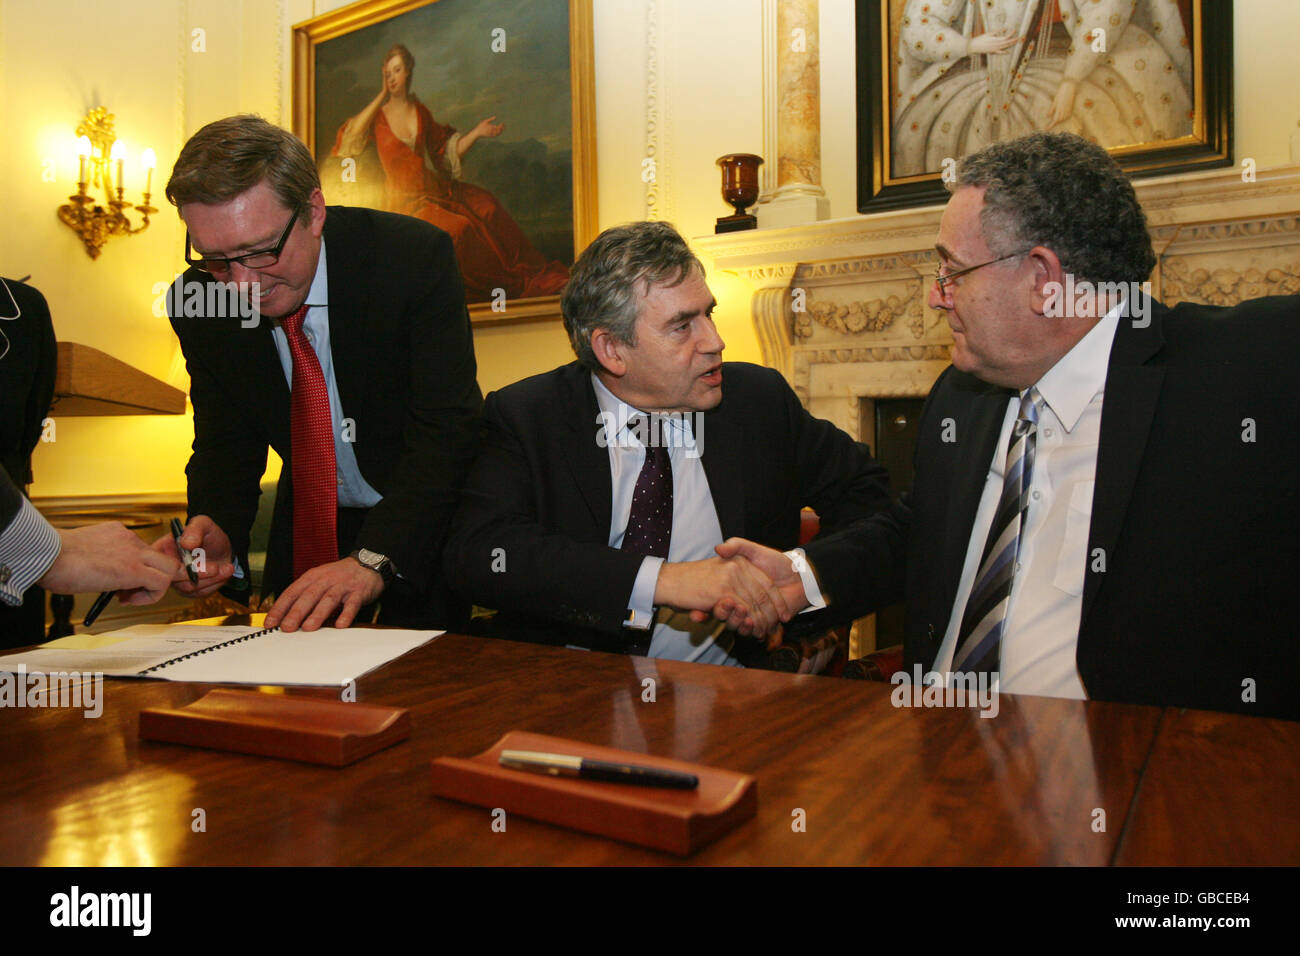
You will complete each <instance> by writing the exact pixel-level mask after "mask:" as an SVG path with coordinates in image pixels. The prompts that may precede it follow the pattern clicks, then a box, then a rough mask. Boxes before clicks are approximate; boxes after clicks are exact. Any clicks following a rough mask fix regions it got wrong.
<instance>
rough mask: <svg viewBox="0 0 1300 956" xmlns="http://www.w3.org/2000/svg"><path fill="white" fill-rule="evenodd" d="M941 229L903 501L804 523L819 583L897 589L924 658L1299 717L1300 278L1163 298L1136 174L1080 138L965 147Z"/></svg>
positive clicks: (1095, 689)
mask: <svg viewBox="0 0 1300 956" xmlns="http://www.w3.org/2000/svg"><path fill="white" fill-rule="evenodd" d="M936 249H937V250H938V253H939V259H940V269H939V273H938V276H937V278H936V283H935V286H934V287H933V288H932V290H931V294H930V304H931V305H932V306H933V307H935V308H939V309H943V310H944V311H945V312H947V313H948V321H949V324H950V325H951V326H952V329H953V339H954V347H953V366H952V367H951V368H949V369H948V370H946V371H945V372H944V373H943V375H941V376H940V378H939V380H938V382H937V383H936V384H935V386H934V389H933V390H932V391H931V393H930V397H929V400H928V401H927V403H926V407H925V410H924V412H923V414H922V418H921V422H920V427H919V437H918V444H917V449H916V477H915V482H914V485H913V493H912V495H911V500H910V504H911V508H910V511H909V509H908V508H907V507H906V506H899V507H897V508H895V509H894V511H893V512H892V513H890V514H889V515H887V516H877V517H875V518H873V519H870V520H868V521H866V522H863V523H860V525H859V526H858V527H857V528H855V529H853V530H852V531H851V532H849V533H846V534H842V535H836V536H831V537H830V538H827V539H823V540H819V541H816V542H813V543H812V544H811V545H810V546H809V548H808V549H807V557H808V560H809V561H810V562H811V564H812V565H813V566H814V567H815V569H816V572H817V576H818V580H819V581H820V584H821V588H822V591H823V594H822V597H824V598H826V599H828V600H829V601H830V603H831V604H832V605H833V604H834V603H836V602H837V601H842V600H848V599H853V600H857V601H866V602H868V603H872V604H881V603H888V601H889V600H890V599H891V598H892V597H893V596H895V595H896V594H898V593H899V592H900V591H902V592H905V595H906V625H905V645H904V651H905V658H906V667H907V669H908V671H909V677H910V679H913V680H914V679H915V677H916V676H922V675H923V673H924V672H931V671H933V672H935V675H936V677H937V679H939V680H943V681H947V682H949V684H950V685H951V682H952V679H953V676H954V674H963V675H971V674H973V675H977V676H979V675H984V676H991V677H992V678H994V679H995V680H996V681H997V682H998V686H999V687H1000V689H1001V690H1004V691H1010V692H1018V693H1029V694H1043V695H1050V696H1064V697H1089V698H1095V699H1101V700H1118V701H1128V702H1133V703H1142V704H1162V705H1176V706H1188V707H1199V708H1207V709H1213V710H1226V711H1236V712H1240V713H1247V714H1259V715H1269V716H1282V717H1289V718H1298V717H1300V653H1297V641H1296V637H1295V621H1296V619H1297V611H1298V610H1300V607H1298V606H1297V594H1300V589H1297V588H1296V585H1295V582H1296V579H1297V576H1298V574H1300V548H1298V545H1297V538H1296V528H1297V527H1298V526H1300V495H1298V494H1297V488H1296V480H1295V475H1296V472H1297V464H1300V462H1298V457H1300V456H1298V455H1297V448H1298V447H1300V446H1298V443H1297V437H1296V429H1295V423H1294V419H1295V413H1296V410H1297V406H1296V401H1295V396H1294V393H1293V389H1294V387H1295V384H1294V383H1295V352H1294V348H1291V347H1289V346H1288V345H1286V344H1284V343H1290V342H1291V341H1293V340H1294V337H1295V333H1296V328H1297V324H1296V323H1297V317H1298V313H1300V299H1298V298H1297V297H1295V296H1288V297H1276V298H1268V299H1259V300H1255V301H1253V302H1246V303H1242V304H1241V305H1239V306H1236V307H1234V308H1213V307H1207V306H1199V305H1192V304H1182V305H1179V306H1177V307H1176V308H1173V309H1166V308H1164V307H1163V306H1161V305H1160V304H1158V303H1155V302H1153V301H1151V300H1150V299H1149V298H1148V297H1147V296H1146V292H1145V290H1144V289H1143V287H1142V286H1143V280H1144V279H1146V277H1147V276H1148V274H1149V273H1150V271H1151V268H1152V267H1153V265H1154V264H1155V256H1154V254H1153V252H1152V248H1151V242H1150V239H1149V237H1148V234H1147V231H1146V225H1145V217H1144V216H1143V214H1142V210H1141V208H1140V207H1139V205H1138V203H1137V199H1136V196H1135V195H1134V192H1133V189H1132V186H1131V185H1130V184H1129V182H1128V180H1127V179H1126V178H1125V176H1124V175H1123V173H1122V172H1121V171H1120V170H1119V168H1118V166H1117V165H1116V164H1115V163H1114V161H1113V160H1111V159H1110V157H1109V156H1108V155H1107V154H1106V153H1105V152H1104V151H1103V150H1102V149H1100V148H1099V147H1096V146H1093V145H1090V144H1088V143H1086V142H1084V141H1083V140H1081V139H1079V138H1078V137H1074V136H1070V135H1068V134H1046V133H1039V134H1034V135H1031V136H1028V137H1025V138H1023V139H1020V140H1015V141H1012V142H1008V143H1001V144H997V145H994V146H990V147H988V148H987V149H985V150H983V151H981V152H979V153H977V154H974V155H972V156H970V157H967V158H966V159H965V160H964V161H963V162H962V163H961V165H960V166H959V168H958V172H957V181H956V185H955V189H954V192H953V196H952V199H951V201H950V202H949V204H948V207H947V209H946V210H945V212H944V216H943V221H942V224H941V226H940V229H939V236H938V241H937V242H936ZM904 552H905V553H906V563H905V572H904V564H903V563H902V562H897V561H892V560H891V559H892V558H893V557H895V556H901V555H902V554H903V553H904ZM726 553H729V554H730V553H735V554H740V555H745V556H746V557H747V558H748V559H749V560H750V561H752V562H755V563H756V564H757V565H758V566H759V567H762V568H764V569H766V571H767V572H768V574H769V576H770V577H772V578H773V579H774V580H775V581H776V583H777V584H778V585H781V586H783V587H784V590H785V592H786V594H787V596H788V599H789V601H790V603H791V604H792V605H793V606H796V607H798V606H802V605H803V603H805V600H806V599H807V598H811V597H816V596H815V595H811V594H807V595H805V594H804V593H800V592H799V588H800V587H801V584H802V582H801V581H799V580H798V579H797V577H796V576H795V575H794V574H793V571H792V569H790V568H788V567H785V568H783V567H782V562H784V564H786V565H788V564H789V562H788V561H787V560H786V559H784V558H782V557H781V556H779V555H776V554H774V553H771V552H765V551H763V550H762V549H758V548H756V547H753V546H750V545H743V544H733V545H731V546H730V547H729V548H728V549H727V551H726ZM904 579H905V580H904ZM814 603H816V602H814ZM924 679H935V678H931V677H929V676H928V674H925V676H924Z"/></svg>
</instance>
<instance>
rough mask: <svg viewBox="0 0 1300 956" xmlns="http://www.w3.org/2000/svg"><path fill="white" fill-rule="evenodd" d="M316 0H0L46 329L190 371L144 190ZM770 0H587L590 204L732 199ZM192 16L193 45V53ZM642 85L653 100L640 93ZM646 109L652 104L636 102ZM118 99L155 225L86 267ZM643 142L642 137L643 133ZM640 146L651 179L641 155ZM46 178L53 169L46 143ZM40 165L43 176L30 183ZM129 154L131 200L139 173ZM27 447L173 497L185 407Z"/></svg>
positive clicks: (625, 209) (488, 348) (527, 366)
mask: <svg viewBox="0 0 1300 956" xmlns="http://www.w3.org/2000/svg"><path fill="white" fill-rule="evenodd" d="M341 5H342V4H339V3H332V2H328V0H316V2H312V0H130V2H128V3H121V4H114V5H105V4H103V3H101V2H98V0H0V129H3V130H4V131H5V134H6V138H7V148H6V149H5V150H2V151H0V182H3V183H4V184H5V188H4V190H3V195H4V197H5V201H6V203H7V204H8V206H9V208H8V209H7V210H6V221H7V222H8V223H9V224H10V225H9V227H8V228H6V229H5V230H4V231H3V232H0V273H3V274H4V275H9V276H22V275H26V274H28V273H31V274H32V282H33V283H34V284H35V285H37V287H39V288H41V289H42V291H44V292H45V294H46V297H47V298H48V299H49V301H50V306H51V310H52V313H53V315H54V321H55V330H56V332H57V334H58V336H59V338H60V339H64V340H71V341H77V342H82V343H85V344H87V345H92V346H94V347H96V348H100V349H103V350H104V351H106V352H109V353H110V354H112V355H115V356H117V357H118V358H121V359H123V360H126V361H129V362H131V363H132V364H133V365H135V366H137V367H139V368H141V369H143V370H144V371H146V372H148V373H149V374H151V375H154V376H157V377H158V378H161V379H163V380H166V381H170V382H172V383H173V384H177V385H179V386H181V387H184V385H185V375H184V370H183V367H182V366H181V365H180V364H179V356H178V350H177V348H176V346H175V339H174V337H173V336H172V333H171V330H170V328H169V326H168V325H167V322H166V320H165V319H164V318H159V317H156V316H154V315H153V314H152V305H153V300H154V298H155V296H154V294H153V292H152V290H153V288H154V286H155V284H157V283H160V282H165V281H168V280H169V279H170V278H171V277H172V275H173V274H174V271H175V270H177V268H178V267H179V266H180V265H181V246H182V242H183V233H182V231H181V229H180V227H179V224H178V222H177V220H176V217H175V214H174V213H173V212H172V210H171V209H170V207H167V206H166V203H165V200H164V201H162V202H159V197H158V196H157V190H158V189H159V188H160V186H161V184H162V183H163V182H165V180H166V176H167V173H168V172H169V169H170V165H171V163H172V162H173V161H174V159H175V156H176V152H177V150H178V149H179V146H180V144H181V143H182V142H183V141H184V138H185V137H186V136H187V135H188V134H189V133H191V132H193V131H194V130H195V129H197V128H198V127H199V126H201V125H202V124H203V123H205V122H208V121H209V120H212V119H215V118H217V117H219V116H223V115H227V114H229V113H233V112H237V111H241V110H250V111H256V112H260V113H262V114H263V115H265V116H267V117H268V118H270V119H273V120H276V121H279V122H281V123H282V124H284V125H288V123H289V117H290V115H291V114H290V110H289V104H290V98H291V96H292V89H291V86H292V84H291V73H290V64H291V55H290V50H291V45H290V44H291V34H292V25H293V24H294V23H297V22H299V21H301V20H305V19H308V18H310V17H311V16H314V15H318V14H321V13H324V12H327V11H329V10H331V9H334V8H336V7H338V6H341ZM763 10H764V2H763V0H709V2H708V3H702V2H698V0H595V14H594V19H595V38H596V40H595V66H596V122H597V157H598V197H599V220H600V225H601V226H602V228H603V227H605V226H608V225H613V224H615V223H618V222H623V221H626V220H629V219H638V218H646V217H654V218H660V219H668V220H671V221H673V222H675V223H676V224H677V225H678V227H679V228H680V229H681V230H682V232H683V233H684V234H686V235H687V236H688V237H689V236H702V235H706V234H710V233H712V229H713V221H714V219H715V218H716V217H717V216H719V215H724V214H725V213H726V212H727V211H728V209H727V207H726V206H725V204H724V203H723V202H722V199H721V197H720V195H719V191H718V189H719V185H718V184H719V175H718V171H717V168H716V167H715V166H714V159H715V158H716V157H718V156H720V155H722V154H724V153H727V152H736V151H747V152H756V153H760V154H761V153H763V151H764V148H763V136H762V134H763V116H762V81H763V75H762V62H763V56H762V21H763ZM196 29H198V30H202V31H203V33H202V35H201V36H202V41H203V46H204V50H203V51H202V52H200V51H197V50H196V49H194V47H195V37H194V34H193V31H194V30H196ZM853 33H854V27H853V3H852V0H821V30H820V36H821V60H822V143H823V145H822V149H823V153H822V171H823V183H824V185H825V187H826V191H827V195H828V198H829V201H830V212H831V215H832V216H833V217H843V216H852V215H855V209H854V204H855V195H856V183H855V175H856V172H855V169H856V157H855V149H854V98H853V86H854V66H853ZM1295 36H1300V5H1298V4H1280V3H1264V2H1249V3H1239V4H1236V11H1235V27H1234V37H1235V41H1234V48H1235V49H1234V56H1235V60H1236V64H1237V66H1236V80H1235V96H1234V102H1235V115H1236V139H1237V143H1236V149H1235V151H1236V155H1237V157H1238V158H1241V157H1251V158H1253V159H1254V160H1255V161H1256V164H1257V165H1258V166H1259V167H1260V168H1267V167H1269V166H1275V165H1280V164H1282V163H1285V162H1287V161H1288V160H1289V158H1290V153H1289V149H1290V146H1289V143H1290V138H1291V136H1292V134H1293V133H1294V132H1296V131H1297V128H1298V127H1297V121H1300V85H1297V84H1295V83H1294V82H1292V76H1293V72H1294V71H1293V66H1294V64H1293V53H1292V49H1291V46H1292V45H1291V44H1290V42H1289V41H1290V39H1291V38H1293V37H1295ZM651 85H653V93H654V97H653V100H651V97H650V92H651V90H650V88H651ZM651 102H653V105H654V106H655V107H657V118H656V119H657V122H655V123H654V124H653V125H652V124H651V123H650V122H649V119H650V104H651ZM100 104H102V105H104V106H107V107H108V108H109V110H110V111H112V112H114V113H116V114H117V117H118V130H119V134H120V136H121V138H122V139H123V141H124V142H125V144H126V145H127V147H128V153H129V156H130V157H131V162H132V163H134V162H135V157H138V153H139V150H140V149H142V148H143V147H144V146H146V145H148V146H152V147H153V148H154V149H155V150H156V151H157V153H158V160H159V169H158V171H157V172H156V173H155V199H154V205H157V206H160V207H163V208H162V210H161V212H160V213H159V214H158V215H157V216H156V217H155V220H154V223H153V224H152V225H151V227H150V228H149V230H148V231H147V232H145V233H143V234H141V235H139V236H137V237H134V238H131V239H117V240H113V241H111V242H110V243H109V244H108V246H106V247H105V250H104V253H103V255H102V256H101V257H100V258H99V260H97V261H94V262H92V261H91V260H90V259H89V258H88V257H87V256H86V254H85V252H84V251H83V250H82V248H81V246H80V243H79V242H78V241H77V240H76V238H75V237H74V236H73V234H72V233H71V231H70V230H68V229H67V228H66V227H64V226H62V225H61V224H59V223H58V221H57V220H56V219H55V216H54V209H55V207H56V206H58V205H59V204H60V203H61V202H62V201H64V197H66V196H67V195H68V194H69V193H71V192H72V191H73V190H74V189H75V183H74V180H75V174H76V169H75V156H74V155H73V152H72V145H71V144H72V128H73V126H75V125H76V123H77V121H78V120H79V119H80V118H81V116H82V115H83V114H84V113H85V111H86V110H87V109H88V108H90V107H92V106H95V105H100ZM652 147H653V152H652V151H651V148H652ZM650 155H653V157H654V158H655V159H656V163H657V168H656V172H657V177H656V182H655V183H654V184H653V187H654V188H653V189H651V188H650V186H649V184H646V183H644V182H643V181H642V178H641V175H642V170H643V165H642V161H643V160H644V159H645V158H647V156H650ZM47 158H48V159H52V160H53V164H52V166H51V167H50V169H51V170H52V173H53V177H54V181H52V182H51V181H48V180H49V173H46V163H45V161H46V159H47ZM43 173H45V176H44V178H43V175H42V174H43ZM141 175H142V174H141V173H140V172H139V171H138V170H137V171H135V172H132V171H131V170H130V168H129V166H128V183H129V195H130V196H132V197H134V196H136V195H138V191H139V189H140V186H141V182H140V178H139V177H140V176H141ZM710 283H711V285H712V287H713V289H714V293H715V295H717V297H718V301H719V306H718V310H717V312H716V316H717V320H718V326H719V330H720V331H721V333H722V335H723V337H724V338H725V339H726V341H727V345H728V348H727V357H728V358H733V359H740V360H748V361H758V357H759V349H758V344H757V340H756V338H755V336H754V333H753V330H752V328H751V326H750V323H749V320H748V307H749V295H750V290H749V289H748V288H747V287H746V286H745V285H744V283H743V282H742V281H741V280H739V279H737V278H735V277H733V276H728V275H725V274H720V273H719V272H717V271H716V270H713V269H711V270H710ZM475 344H476V349H477V352H478V360H479V369H480V382H481V384H482V386H483V388H484V390H485V391H487V390H491V389H493V388H497V387H500V386H501V385H504V384H507V383H509V382H511V381H514V380H515V379H518V378H520V377H523V376H525V375H528V374H532V373H534V372H538V371H543V370H545V369H547V368H551V367H554V366H555V365H558V364H561V363H562V362H566V361H568V360H569V358H570V356H571V354H572V353H571V351H570V350H569V347H568V343H567V340H566V339H565V337H564V334H563V332H562V330H561V329H559V328H558V327H556V326H551V325H530V326H516V327H507V328H504V329H499V328H498V329H489V330H481V331H479V332H478V333H477V334H476V337H475ZM56 421H57V425H56V441H55V442H53V443H52V444H45V445H42V446H40V447H39V448H38V450H37V453H36V458H35V463H34V469H35V472H36V477H37V480H36V483H35V485H34V486H33V489H32V490H33V493H34V494H36V495H38V496H46V495H75V494H124V493H140V492H181V491H183V489H184V475H183V467H184V463H185V460H186V459H187V457H188V446H189V441H190V438H191V425H190V422H189V419H188V416H174V417H173V416H153V417H122V418H112V419H88V418H87V419H75V418H68V419H62V420H57V419H56Z"/></svg>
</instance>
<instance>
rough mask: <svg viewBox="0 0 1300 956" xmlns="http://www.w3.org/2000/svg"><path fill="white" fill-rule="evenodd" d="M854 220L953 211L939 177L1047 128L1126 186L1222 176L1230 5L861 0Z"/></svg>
mask: <svg viewBox="0 0 1300 956" xmlns="http://www.w3.org/2000/svg"><path fill="white" fill-rule="evenodd" d="M856 17H857V22H856V30H857V50H856V61H857V113H858V115H857V141H858V209H859V211H860V212H864V213H869V212H879V211H884V210H889V209H900V208H907V207H913V206H925V205H932V204H937V203H943V202H944V201H946V198H947V194H946V191H945V188H944V179H945V176H947V177H949V178H951V175H952V172H953V170H954V167H955V163H956V161H957V160H959V159H960V158H961V157H962V156H964V155H967V154H968V153H971V152H974V151H975V150H977V149H979V148H981V147H982V146H984V145H986V144H987V143H989V142H995V141H998V140H1002V139H1010V138H1013V137H1015V136H1019V135H1023V134H1024V133H1027V132H1031V131H1034V130H1039V129H1053V130H1067V131H1069V132H1074V133H1078V134H1079V135H1081V136H1084V137H1085V138H1087V139H1090V140H1092V141H1094V142H1098V143H1100V144H1101V145H1103V146H1105V147H1106V148H1107V150H1108V151H1110V152H1111V154H1112V155H1113V156H1114V157H1115V158H1116V160H1117V161H1118V162H1119V163H1120V165H1121V166H1122V167H1123V168H1124V169H1125V171H1127V172H1128V173H1129V174H1130V175H1131V176H1156V175H1167V174H1170V173H1177V172H1184V171H1191V170H1199V169H1208V168H1212V167H1219V166H1228V165H1231V164H1232V162H1233V158H1232V7H1231V4H1223V3H1214V2H1210V3H1205V2H1202V0H1175V2H1169V0H1136V2H1133V0H1086V2H1085V0H1028V2H1026V0H978V2H977V0H857V2H856Z"/></svg>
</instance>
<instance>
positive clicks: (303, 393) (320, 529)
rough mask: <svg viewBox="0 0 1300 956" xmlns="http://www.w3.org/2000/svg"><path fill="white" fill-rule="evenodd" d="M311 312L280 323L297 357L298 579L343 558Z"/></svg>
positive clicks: (330, 428) (292, 425)
mask: <svg viewBox="0 0 1300 956" xmlns="http://www.w3.org/2000/svg"><path fill="white" fill-rule="evenodd" d="M306 317H307V306H306V305H303V306H302V308H300V309H299V310H298V311H297V312H295V313H294V314H293V315H290V316H288V317H286V318H284V319H281V320H280V327H281V328H282V329H284V337H285V339H286V340H287V341H288V343H289V354H290V355H292V356H293V394H292V396H291V398H290V406H291V411H290V415H289V430H290V433H291V435H292V447H293V475H292V477H293V576H294V578H295V579H296V578H298V577H301V576H302V575H303V574H304V573H305V572H307V571H310V570H311V569H312V568H314V567H316V566H317V565H321V564H328V563H329V562H331V561H337V560H338V557H339V550H338V536H337V531H336V530H335V529H336V522H337V520H338V498H339V494H338V477H337V474H336V471H335V464H334V424H333V420H332V419H331V418H330V395H329V389H328V388H326V386H325V375H324V373H323V372H322V371H321V368H320V360H319V359H317V358H316V353H315V351H313V349H312V347H311V343H309V342H308V341H307V338H306V336H304V335H303V334H302V323H303V320H304V319H305V318H306Z"/></svg>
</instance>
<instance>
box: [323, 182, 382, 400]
mask: <svg viewBox="0 0 1300 956" xmlns="http://www.w3.org/2000/svg"><path fill="white" fill-rule="evenodd" d="M346 212H347V211H346V210H344V209H341V208H338V207H330V208H329V211H328V213H327V214H326V218H325V233H324V238H325V242H326V251H327V258H326V269H327V270H328V272H329V281H328V288H329V323H330V355H331V357H332V358H333V365H334V380H335V382H337V384H338V389H339V402H340V403H341V404H342V406H343V408H344V409H346V410H347V414H348V415H350V416H351V417H353V418H357V417H358V415H360V416H361V417H364V416H365V415H366V413H367V411H368V409H365V408H362V407H360V406H359V404H358V403H364V401H365V396H367V395H368V394H371V391H372V390H371V389H369V388H368V387H367V383H366V381H365V379H366V377H367V375H368V374H374V369H368V368H365V367H364V366H363V365H362V364H361V363H358V362H355V361H350V360H349V359H350V357H351V356H355V355H357V354H358V351H357V345H358V344H359V341H360V337H361V336H364V335H365V334H366V333H367V329H366V322H365V319H364V317H365V316H366V315H368V314H369V309H370V307H371V303H370V292H369V290H370V288H371V283H369V282H362V281H358V277H359V276H363V275H365V274H366V273H367V272H368V271H369V270H368V269H367V266H366V259H367V257H368V249H369V245H370V243H369V237H368V235H366V234H365V230H364V228H363V227H364V225H365V224H364V222H363V221H357V222H356V223H355V224H353V223H349V224H348V225H352V226H353V228H349V229H344V228H342V226H343V223H342V222H340V220H341V219H342V218H343V217H344V216H345V215H346Z"/></svg>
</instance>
